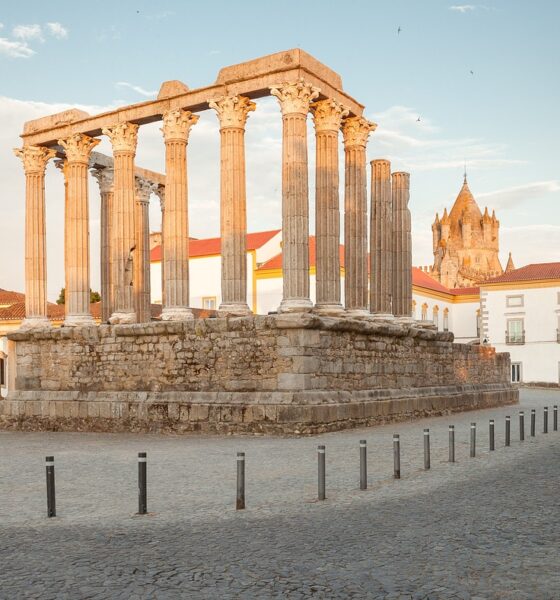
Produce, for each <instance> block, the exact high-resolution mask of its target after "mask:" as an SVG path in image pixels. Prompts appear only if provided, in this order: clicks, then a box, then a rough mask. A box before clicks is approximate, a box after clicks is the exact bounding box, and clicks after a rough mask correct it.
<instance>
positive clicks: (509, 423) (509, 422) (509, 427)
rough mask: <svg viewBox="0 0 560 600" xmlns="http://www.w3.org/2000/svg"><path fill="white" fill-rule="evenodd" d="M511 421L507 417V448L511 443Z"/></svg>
mask: <svg viewBox="0 0 560 600" xmlns="http://www.w3.org/2000/svg"><path fill="white" fill-rule="evenodd" d="M510 438H511V419H510V418H509V416H508V417H506V446H509V445H510V443H511V441H510Z"/></svg>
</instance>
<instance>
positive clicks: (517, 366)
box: [511, 363, 521, 383]
mask: <svg viewBox="0 0 560 600" xmlns="http://www.w3.org/2000/svg"><path fill="white" fill-rule="evenodd" d="M520 381H521V363H511V382H512V383H519V382H520Z"/></svg>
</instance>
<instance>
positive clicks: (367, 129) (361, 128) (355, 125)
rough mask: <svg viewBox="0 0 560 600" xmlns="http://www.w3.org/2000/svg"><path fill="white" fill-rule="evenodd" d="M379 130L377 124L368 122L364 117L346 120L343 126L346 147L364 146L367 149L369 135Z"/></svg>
mask: <svg viewBox="0 0 560 600" xmlns="http://www.w3.org/2000/svg"><path fill="white" fill-rule="evenodd" d="M376 129H377V123H373V122H372V121H368V120H367V119H364V117H350V118H349V119H344V124H343V125H342V135H343V137H344V145H345V146H346V147H349V146H363V147H364V148H365V146H366V144H367V141H368V137H369V134H370V133H371V132H372V131H375V130H376Z"/></svg>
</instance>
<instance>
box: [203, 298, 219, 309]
mask: <svg viewBox="0 0 560 600" xmlns="http://www.w3.org/2000/svg"><path fill="white" fill-rule="evenodd" d="M217 300H218V299H217V298H216V296H203V297H202V308H203V309H204V310H216V302H217ZM206 302H211V303H212V304H213V306H206Z"/></svg>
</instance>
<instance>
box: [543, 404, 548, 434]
mask: <svg viewBox="0 0 560 600" xmlns="http://www.w3.org/2000/svg"><path fill="white" fill-rule="evenodd" d="M543 433H548V406H545V407H544V414H543Z"/></svg>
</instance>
